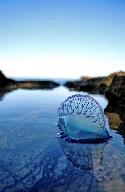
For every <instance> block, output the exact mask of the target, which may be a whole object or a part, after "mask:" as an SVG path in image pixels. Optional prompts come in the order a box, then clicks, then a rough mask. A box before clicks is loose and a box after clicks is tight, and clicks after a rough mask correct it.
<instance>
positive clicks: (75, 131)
mask: <svg viewBox="0 0 125 192" xmlns="http://www.w3.org/2000/svg"><path fill="white" fill-rule="evenodd" d="M58 116H59V119H58V124H57V125H58V127H59V129H60V130H61V132H62V133H63V135H65V136H67V137H68V138H70V139H72V140H74V141H95V140H105V139H109V138H110V135H109V133H108V131H107V127H108V121H107V118H106V116H105V114H104V111H103V109H102V107H101V106H100V104H99V103H98V102H97V101H96V100H95V99H94V98H93V97H92V96H90V95H88V94H76V95H72V96H70V97H68V98H67V99H66V100H65V101H64V102H63V103H61V105H60V107H59V108H58Z"/></svg>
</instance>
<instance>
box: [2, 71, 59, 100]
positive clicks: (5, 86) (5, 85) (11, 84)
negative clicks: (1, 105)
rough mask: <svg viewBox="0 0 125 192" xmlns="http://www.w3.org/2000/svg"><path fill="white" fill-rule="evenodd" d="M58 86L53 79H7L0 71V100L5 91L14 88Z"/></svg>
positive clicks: (50, 87) (49, 87) (48, 87)
mask: <svg viewBox="0 0 125 192" xmlns="http://www.w3.org/2000/svg"><path fill="white" fill-rule="evenodd" d="M57 86H59V83H56V82H53V81H49V80H48V81H47V80H46V81H44V80H42V81H35V80H28V81H15V80H12V79H8V78H7V77H5V75H3V73H2V72H1V71H0V100H2V99H3V97H4V95H5V94H6V93H9V92H11V91H13V90H16V89H53V88H55V87H57Z"/></svg>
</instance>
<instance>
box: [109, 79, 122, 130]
mask: <svg viewBox="0 0 125 192" xmlns="http://www.w3.org/2000/svg"><path fill="white" fill-rule="evenodd" d="M105 96H106V98H107V99H108V101H109V103H108V106H107V107H106V109H105V112H106V115H107V116H108V117H109V123H110V125H112V126H111V127H112V128H117V129H118V130H119V131H122V132H125V130H124V129H125V76H115V77H114V79H113V81H112V84H111V86H110V87H109V88H108V89H107V90H106V92H105ZM107 112H108V113H107ZM116 116H117V117H116ZM116 122H117V125H116Z"/></svg>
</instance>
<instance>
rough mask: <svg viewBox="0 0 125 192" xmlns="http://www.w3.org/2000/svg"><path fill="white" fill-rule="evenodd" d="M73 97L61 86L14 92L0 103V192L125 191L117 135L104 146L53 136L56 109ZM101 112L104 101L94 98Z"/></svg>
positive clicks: (123, 155) (124, 163)
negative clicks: (50, 88)
mask: <svg viewBox="0 0 125 192" xmlns="http://www.w3.org/2000/svg"><path fill="white" fill-rule="evenodd" d="M73 93H76V92H69V91H68V90H67V89H65V88H63V87H59V88H56V89H54V90H53V91H46V90H16V91H13V92H11V93H9V94H6V95H5V96H4V97H3V100H2V101H1V102H0V191H12V192H13V191H21V190H22V191H36V192H37V191H40V190H41V191H52V192H53V191H54V192H55V191H61V192H64V191H66V192H69V191H76V192H77V191H78V192H79V191H82V192H83V191H92V192H94V191H95V192H97V191H100V192H102V191H106V192H107V191H110V192H112V191H113V192H115V191H124V189H125V147H124V143H123V138H122V136H120V135H119V134H117V133H115V131H111V133H110V134H111V135H112V136H113V138H112V139H110V140H109V141H108V142H107V143H101V144H98V145H97V144H96V145H94V144H93V145H90V144H76V143H68V142H65V140H63V139H59V138H58V137H57V132H58V131H59V130H58V128H57V126H56V124H55V123H56V122H57V114H56V110H57V107H58V106H59V104H60V102H62V101H63V100H65V99H66V98H67V96H69V95H72V94H73ZM94 97H95V98H96V99H97V100H98V102H99V103H100V105H101V106H102V107H103V108H105V106H106V105H107V101H106V99H105V98H104V97H103V96H100V95H94Z"/></svg>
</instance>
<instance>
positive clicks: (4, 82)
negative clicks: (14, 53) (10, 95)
mask: <svg viewBox="0 0 125 192" xmlns="http://www.w3.org/2000/svg"><path fill="white" fill-rule="evenodd" d="M13 83H15V81H14V80H12V79H8V78H7V77H5V75H4V74H3V73H2V71H0V87H5V86H8V85H10V84H13Z"/></svg>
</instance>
